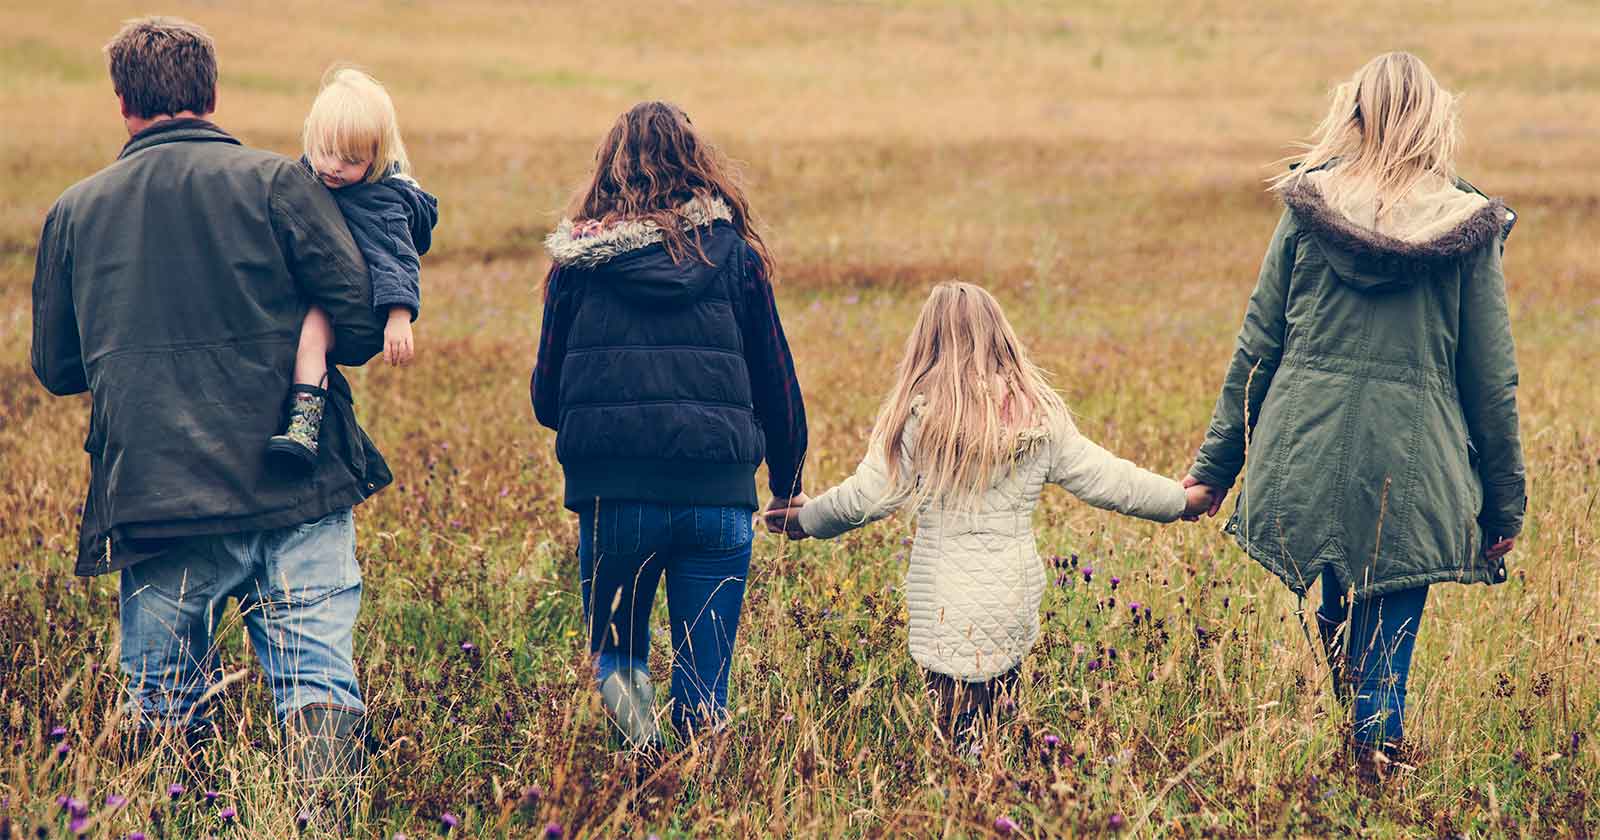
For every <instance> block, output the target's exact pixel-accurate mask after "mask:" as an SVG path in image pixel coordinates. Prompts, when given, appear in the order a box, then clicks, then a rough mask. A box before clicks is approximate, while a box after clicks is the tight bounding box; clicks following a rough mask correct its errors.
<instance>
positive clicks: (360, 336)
mask: <svg viewBox="0 0 1600 840" xmlns="http://www.w3.org/2000/svg"><path fill="white" fill-rule="evenodd" d="M271 200H272V207H271V209H272V224H273V227H274V228H275V229H276V230H277V234H278V247H279V248H281V249H283V258H284V260H285V261H286V262H287V263H288V264H289V271H290V273H291V274H293V275H294V281H295V285H297V286H298V287H299V288H300V293H301V294H302V295H305V297H306V299H307V300H308V301H310V302H311V303H314V304H316V305H317V306H320V307H322V309H323V311H325V312H327V313H328V317H329V318H330V319H331V320H332V321H333V338H334V346H333V352H331V353H329V354H328V358H329V361H331V362H333V363H334V364H339V365H363V364H366V362H367V360H368V359H371V358H372V357H373V356H375V355H377V354H378V352H379V351H381V350H383V322H382V321H381V320H379V318H378V316H377V315H376V314H375V313H374V310H373V308H372V280H371V278H370V277H369V276H368V275H367V264H366V262H365V261H364V260H362V258H361V251H360V249H358V248H357V247H356V243H355V240H354V239H352V238H351V236H350V228H349V226H347V225H346V224H345V221H344V215H343V214H341V213H340V212H339V206H338V204H336V203H335V202H334V200H333V196H332V195H330V194H329V193H328V190H327V189H326V188H324V187H323V186H322V185H321V184H319V183H317V181H316V179H315V178H314V177H313V176H312V175H311V173H310V172H309V171H307V170H306V169H305V167H302V166H299V165H291V164H287V163H286V164H285V165H284V166H283V168H282V169H280V170H279V172H278V175H277V177H276V178H275V179H274V182H273V185H272V199H271Z"/></svg>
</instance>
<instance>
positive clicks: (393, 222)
mask: <svg viewBox="0 0 1600 840" xmlns="http://www.w3.org/2000/svg"><path fill="white" fill-rule="evenodd" d="M377 223H378V224H379V225H381V226H382V227H383V236H382V239H381V241H382V243H383V244H384V245H386V246H387V247H384V248H382V249H381V253H366V254H364V255H363V256H365V257H366V260H367V270H368V273H370V274H371V275H372V308H373V309H376V310H377V311H378V314H379V315H381V316H383V317H388V314H389V309H390V308H392V307H395V306H403V307H405V308H406V309H409V310H410V311H411V320H413V321H415V320H416V319H417V314H418V313H419V312H421V311H422V259H421V257H420V256H419V255H418V254H417V246H416V244H415V243H414V242H412V240H411V220H410V218H409V217H408V215H407V211H406V209H405V206H404V205H403V204H402V203H401V202H398V201H396V202H394V203H393V206H392V208H386V209H385V210H384V211H383V213H382V215H381V217H380V218H379V219H378V220H377ZM374 250H375V251H376V250H378V249H374Z"/></svg>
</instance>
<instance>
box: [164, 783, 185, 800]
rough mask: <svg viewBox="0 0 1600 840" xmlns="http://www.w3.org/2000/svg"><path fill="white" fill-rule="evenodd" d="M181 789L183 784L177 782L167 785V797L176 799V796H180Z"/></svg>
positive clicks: (182, 789)
mask: <svg viewBox="0 0 1600 840" xmlns="http://www.w3.org/2000/svg"><path fill="white" fill-rule="evenodd" d="M183 791H184V787H183V785H180V784H178V783H177V782H173V783H172V784H170V785H167V797H168V798H170V799H177V798H178V797H180V796H182V795H183Z"/></svg>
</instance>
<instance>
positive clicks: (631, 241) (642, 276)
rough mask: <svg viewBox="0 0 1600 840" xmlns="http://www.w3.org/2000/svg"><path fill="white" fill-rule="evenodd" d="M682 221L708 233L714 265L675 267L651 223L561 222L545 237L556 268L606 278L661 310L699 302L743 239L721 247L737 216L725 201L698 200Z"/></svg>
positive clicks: (704, 241)
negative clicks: (732, 250)
mask: <svg viewBox="0 0 1600 840" xmlns="http://www.w3.org/2000/svg"><path fill="white" fill-rule="evenodd" d="M678 215H679V217H680V218H681V220H682V221H681V224H682V225H683V227H684V229H685V230H691V229H695V228H707V229H706V230H701V231H698V233H699V235H700V237H701V240H700V244H701V247H702V248H704V249H705V252H706V256H708V257H710V258H711V262H712V263H713V265H707V264H706V263H705V262H704V261H702V260H700V259H698V258H694V257H689V258H685V259H683V260H680V261H678V262H673V260H672V255H670V254H668V253H667V249H666V248H664V247H659V246H661V245H662V243H663V241H664V239H665V237H664V236H663V234H662V232H661V227H660V226H659V225H657V224H656V223H655V222H653V221H651V220H648V219H623V220H619V221H616V222H610V223H601V222H597V221H594V220H592V219H583V220H579V221H576V222H575V221H573V220H572V219H562V220H561V223H560V224H558V225H556V229H555V230H554V231H552V232H551V234H550V235H549V236H548V237H545V241H544V242H545V248H546V250H548V251H549V252H550V259H551V260H552V261H554V262H555V264H556V265H557V266H560V267H563V268H581V269H589V270H593V271H595V272H597V273H601V274H604V275H605V278H606V280H605V282H606V283H607V284H609V285H610V286H611V287H612V288H613V289H616V290H617V291H619V292H621V293H622V294H624V295H627V296H628V297H630V298H633V299H636V300H640V301H643V302H646V303H651V304H656V305H671V304H681V303H685V302H688V301H691V300H696V299H698V298H699V297H700V295H701V294H702V293H703V292H704V291H705V289H706V287H707V286H708V285H710V283H711V282H712V280H713V279H715V278H716V276H717V272H719V271H721V268H719V266H721V265H722V264H723V262H724V260H726V259H727V258H728V257H729V256H730V253H729V252H730V251H731V246H732V245H734V244H736V243H737V241H738V239H739V237H738V236H736V235H732V236H728V237H726V240H727V241H722V240H723V239H724V237H720V236H718V235H717V233H718V231H720V230H726V231H728V232H729V233H730V234H731V233H732V228H731V227H729V226H728V225H727V224H726V223H728V222H731V221H732V220H733V210H732V209H731V208H730V207H728V204H727V202H725V201H723V200H722V199H720V198H697V199H694V200H693V201H690V202H688V203H686V204H684V205H683V206H682V207H680V208H679V209H678ZM719 222H721V223H724V224H722V225H719V224H718V223H719Z"/></svg>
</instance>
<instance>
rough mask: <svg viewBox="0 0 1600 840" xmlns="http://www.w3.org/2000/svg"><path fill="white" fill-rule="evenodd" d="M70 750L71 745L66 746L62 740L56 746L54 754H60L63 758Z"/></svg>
mask: <svg viewBox="0 0 1600 840" xmlns="http://www.w3.org/2000/svg"><path fill="white" fill-rule="evenodd" d="M71 751H72V747H70V746H68V745H67V742H66V741H62V742H61V743H60V744H59V745H57V746H56V755H58V756H61V757H63V758H65V757H66V755H67V753H69V752H71Z"/></svg>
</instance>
